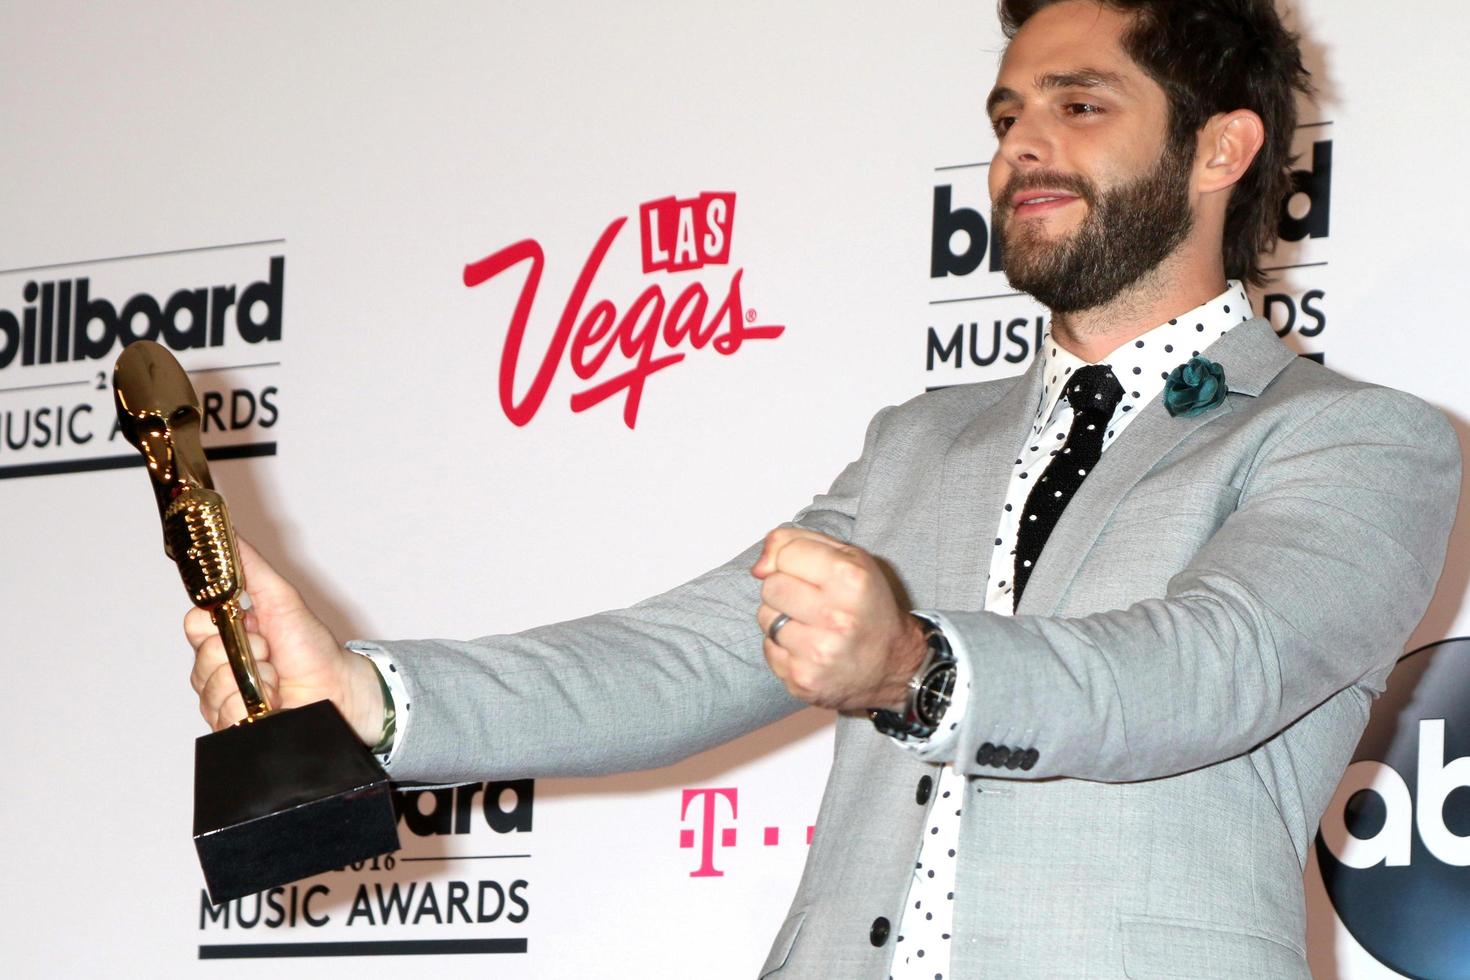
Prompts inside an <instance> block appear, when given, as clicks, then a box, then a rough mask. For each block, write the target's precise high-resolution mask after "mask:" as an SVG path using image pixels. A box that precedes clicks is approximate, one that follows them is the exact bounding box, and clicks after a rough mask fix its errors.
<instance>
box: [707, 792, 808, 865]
mask: <svg viewBox="0 0 1470 980" xmlns="http://www.w3.org/2000/svg"><path fill="white" fill-rule="evenodd" d="M695 800H699V801H700V806H698V807H694V808H691V807H690V805H689V804H690V803H693V802H694V801H695ZM721 800H723V801H725V803H728V804H729V810H730V819H731V820H732V821H733V820H735V819H736V818H737V817H738V816H739V815H740V790H738V789H737V788H735V787H734V786H724V787H718V788H712V789H686V790H685V791H684V800H683V803H682V805H681V806H680V808H679V819H680V820H681V821H684V822H686V823H688V822H691V821H692V822H693V823H694V824H695V826H693V827H685V828H684V829H682V830H680V831H679V846H680V847H686V848H698V850H699V867H698V868H696V869H695V870H693V871H691V872H689V877H691V878H723V877H724V876H725V872H723V871H721V870H720V869H719V868H716V867H715V848H716V847H734V846H735V843H736V841H737V840H738V839H739V838H738V835H737V834H736V832H735V827H734V826H732V825H728V824H725V825H720V826H717V825H718V824H721V821H720V819H719V818H720V816H721V814H722V812H723V811H724V808H725V807H724V804H723V803H721V802H720V801H721ZM691 809H692V810H693V812H691ZM716 830H718V831H719V833H718V836H717V835H716ZM812 830H813V826H812V825H811V824H807V825H806V842H807V843H808V844H810V843H811V842H812ZM761 843H762V845H763V846H765V847H775V846H777V845H778V844H780V843H781V828H780V827H762V828H761Z"/></svg>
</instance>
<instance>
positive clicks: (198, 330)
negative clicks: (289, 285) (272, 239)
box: [0, 255, 286, 370]
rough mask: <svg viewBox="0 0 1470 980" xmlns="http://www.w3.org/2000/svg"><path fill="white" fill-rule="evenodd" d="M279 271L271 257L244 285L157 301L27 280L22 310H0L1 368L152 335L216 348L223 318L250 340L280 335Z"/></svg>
mask: <svg viewBox="0 0 1470 980" xmlns="http://www.w3.org/2000/svg"><path fill="white" fill-rule="evenodd" d="M285 277H286V259H285V257H284V256H281V255H277V256H274V257H272V258H271V260H270V271H269V272H268V274H267V275H266V278H264V279H262V280H260V281H258V282H254V283H251V284H250V285H248V286H246V287H244V288H243V289H241V288H239V287H237V286H234V285H219V286H211V287H204V286H200V287H198V288H190V289H180V290H178V291H177V292H175V293H174V294H173V295H171V296H169V297H168V299H166V300H164V301H162V302H160V301H159V300H158V298H157V297H155V296H153V295H152V294H150V293H138V294H137V295H135V296H133V297H132V298H130V299H128V300H127V301H126V302H124V303H121V304H116V303H113V301H112V300H110V299H107V298H106V297H103V296H94V295H93V294H92V280H91V279H90V278H88V277H86V276H82V277H80V278H78V279H74V280H73V279H62V280H58V281H55V282H39V283H38V282H35V281H31V282H27V283H26V284H25V286H24V287H23V288H22V289H21V298H22V299H23V300H24V301H25V305H24V306H23V307H22V308H21V311H20V315H19V316H17V315H16V314H15V313H14V312H12V311H10V310H4V309H0V370H3V369H4V368H8V367H10V366H11V365H13V364H17V363H18V364H19V365H20V366H22V367H30V366H32V365H37V364H53V363H55V364H60V363H64V362H66V361H84V360H91V361H97V360H102V359H104V358H107V357H110V356H111V354H112V351H113V348H115V347H126V346H127V345H128V344H130V343H132V342H133V341H135V340H154V341H157V342H158V343H160V344H163V345H164V346H166V347H168V348H170V349H172V350H176V351H183V350H192V349H195V348H202V347H222V346H224V344H225V342H226V337H227V336H228V333H229V331H228V330H227V328H226V324H233V326H234V333H235V334H237V335H238V336H239V337H240V339H241V340H243V341H245V342H246V343H249V344H259V343H263V342H266V341H272V340H280V339H281V306H282V299H283V296H284V282H285ZM17 358H19V361H17Z"/></svg>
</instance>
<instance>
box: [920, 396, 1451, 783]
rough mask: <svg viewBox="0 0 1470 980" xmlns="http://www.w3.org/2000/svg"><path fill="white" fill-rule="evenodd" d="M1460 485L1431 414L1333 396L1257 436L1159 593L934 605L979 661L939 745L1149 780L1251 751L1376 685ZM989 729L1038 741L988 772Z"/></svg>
mask: <svg viewBox="0 0 1470 980" xmlns="http://www.w3.org/2000/svg"><path fill="white" fill-rule="evenodd" d="M1459 487H1460V456H1459V446H1458V442H1457V440H1456V437H1455V434H1454V431H1453V430H1452V429H1451V428H1450V427H1449V425H1448V424H1447V423H1446V421H1445V420H1444V418H1443V417H1442V416H1441V415H1440V414H1439V413H1438V412H1436V411H1434V410H1433V409H1430V408H1429V407H1428V406H1426V405H1424V403H1422V402H1420V401H1418V400H1417V399H1414V398H1412V397H1410V396H1407V395H1404V394H1402V393H1399V392H1395V391H1391V390H1388V389H1382V388H1367V389H1358V390H1355V391H1353V392H1350V393H1348V394H1346V395H1342V396H1340V397H1339V398H1338V399H1337V400H1336V401H1335V402H1333V403H1331V404H1329V405H1327V406H1326V407H1325V408H1322V409H1321V410H1320V411H1318V412H1316V413H1314V414H1313V416H1312V417H1311V418H1309V419H1307V420H1306V421H1305V422H1304V423H1302V424H1300V425H1299V426H1298V427H1297V428H1296V430H1295V431H1293V432H1291V433H1289V434H1287V435H1285V436H1284V437H1283V438H1280V439H1278V440H1277V441H1276V442H1275V443H1274V445H1273V446H1271V447H1269V448H1267V449H1265V450H1264V451H1263V455H1262V457H1261V458H1260V459H1258V460H1257V462H1256V465H1255V469H1254V472H1253V473H1252V474H1250V475H1249V476H1248V477H1247V479H1246V482H1245V488H1244V492H1243V494H1242V497H1241V501H1240V505H1239V507H1238V509H1237V510H1236V511H1235V512H1234V513H1233V514H1232V515H1231V516H1230V517H1229V518H1227V519H1226V520H1225V522H1224V524H1223V525H1222V526H1221V527H1220V529H1219V530H1218V531H1217V532H1216V533H1215V535H1214V536H1213V537H1212V538H1211V539H1210V540H1209V541H1208V542H1207V543H1206V545H1205V546H1204V547H1203V548H1202V549H1201V550H1200V551H1199V552H1198V553H1197V554H1196V555H1195V556H1194V558H1193V560H1192V561H1191V562H1190V563H1189V564H1188V566H1187V567H1186V568H1184V569H1183V570H1181V571H1180V572H1179V573H1178V574H1176V575H1175V576H1174V577H1173V578H1172V579H1171V580H1170V581H1169V583H1168V587H1167V590H1166V593H1165V595H1164V596H1163V597H1161V598H1156V599H1148V600H1145V601H1141V602H1139V603H1137V604H1135V605H1133V606H1131V607H1129V608H1127V609H1120V610H1114V611H1109V612H1100V613H1097V614H1095V615H1088V616H1083V617H1078V618H1058V617H1036V616H1017V617H1006V616H998V615H994V614H990V613H984V612H973V611H954V610H947V611H944V612H943V613H942V616H943V620H944V623H945V628H946V630H947V631H948V632H950V634H951V640H952V642H955V643H956V647H957V652H959V654H960V655H961V656H964V657H965V658H967V659H968V661H969V663H970V667H971V673H972V676H973V677H974V678H975V680H974V683H973V685H972V687H971V691H970V695H969V702H968V707H967V711H966V714H965V721H964V723H963V731H962V734H961V737H960V738H959V739H958V740H957V742H956V743H955V747H954V749H953V753H954V755H953V756H952V757H951V759H950V760H946V761H955V762H956V763H957V764H958V765H959V766H960V767H961V768H962V770H963V771H965V772H967V773H970V774H974V775H997V774H998V775H1004V776H1010V777H1015V778H1028V779H1041V778H1047V777H1056V776H1068V777H1076V778H1082V779H1092V780H1102V781H1130V780H1142V779H1151V778H1156V777H1161V776H1168V775H1172V774H1176V773H1180V772H1184V771H1187V770H1190V769H1194V768H1198V767H1201V766H1205V765H1210V764H1212V763H1215V762H1219V761H1222V760H1224V759H1228V758H1232V757H1234V756H1236V755H1240V754H1242V753H1244V752H1247V751H1249V750H1250V749H1252V748H1254V747H1255V746H1257V745H1259V744H1260V743H1262V742H1264V741H1266V740H1267V739H1269V738H1271V737H1273V736H1274V735H1275V734H1277V733H1278V732H1280V731H1282V730H1283V729H1284V728H1286V727H1287V726H1289V725H1291V724H1292V722H1294V721H1295V720H1297V719H1298V718H1300V717H1302V716H1303V715H1305V714H1306V713H1308V712H1309V711H1311V710H1312V709H1313V708H1314V707H1316V706H1317V705H1320V704H1322V703H1323V702H1324V701H1326V700H1327V699H1328V698H1330V697H1331V696H1333V695H1334V694H1336V693H1337V692H1339V691H1341V690H1343V689H1345V688H1348V687H1351V686H1354V685H1362V686H1363V687H1364V688H1365V689H1366V690H1368V691H1370V692H1371V693H1373V694H1375V695H1376V694H1377V693H1379V691H1380V690H1381V685H1382V682H1383V679H1384V678H1386V676H1387V674H1388V672H1389V670H1390V669H1391V668H1392V666H1393V664H1394V662H1395V661H1396V660H1397V658H1398V657H1399V655H1400V654H1401V653H1402V652H1403V648H1404V644H1405V642H1406V641H1407V640H1408V637H1409V634H1410V632H1411V631H1412V630H1413V628H1414V626H1415V625H1416V624H1417V623H1418V622H1419V620H1420V618H1421V617H1422V616H1423V614H1424V611H1425V609H1426V608H1427V606H1428V603H1429V600H1430V598H1431V597H1432V595H1433V593H1434V588H1435V583H1436V581H1437V580H1438V578H1439V573H1440V570H1441V567H1442V565H1443V562H1444V555H1445V548H1446V544H1447V540H1448V537H1449V532H1450V525H1451V523H1452V521H1453V518H1454V512H1455V506H1456V500H1457V499H1458V495H1459ZM995 746H1009V747H1011V752H1012V754H1015V749H1016V748H1017V747H1020V748H1022V749H1032V748H1034V751H1035V753H1036V758H1035V759H1034V760H1032V765H1031V766H1030V767H1029V768H1028V769H1024V770H1022V769H1018V768H1016V767H1014V766H1012V767H1009V771H1007V770H1005V769H1002V770H997V769H996V768H994V765H996V764H997V763H996V762H995V749H994V748H993V747H995ZM977 756H979V757H980V758H979V759H978V760H977Z"/></svg>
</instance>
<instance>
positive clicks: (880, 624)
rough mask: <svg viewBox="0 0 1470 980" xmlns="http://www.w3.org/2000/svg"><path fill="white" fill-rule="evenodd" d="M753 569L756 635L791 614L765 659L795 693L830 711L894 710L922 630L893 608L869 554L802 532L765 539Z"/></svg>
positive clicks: (779, 532) (768, 644) (918, 655)
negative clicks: (757, 595) (757, 586)
mask: <svg viewBox="0 0 1470 980" xmlns="http://www.w3.org/2000/svg"><path fill="white" fill-rule="evenodd" d="M751 574H752V575H754V576H755V577H756V578H758V579H760V580H761V605H760V609H759V610H757V612H756V622H757V623H758V624H759V625H760V628H761V630H762V632H766V631H768V630H769V629H770V627H771V623H772V622H773V621H775V619H776V617H777V616H778V615H781V614H783V613H784V614H785V615H787V616H789V617H790V619H789V620H788V621H787V622H786V624H785V625H784V626H782V627H781V628H780V629H779V630H778V631H777V635H776V641H775V642H773V641H772V640H771V638H770V636H769V634H768V635H767V637H766V640H765V655H766V662H767V663H769V664H770V665H771V670H772V671H773V672H775V674H776V676H777V677H779V678H780V679H781V681H782V682H783V683H785V685H786V689H787V690H788V691H790V692H791V693H792V694H793V695H795V696H796V697H798V698H801V699H802V700H803V701H806V702H808V703H809V704H815V705H818V706H819V707H823V708H833V709H836V710H838V711H857V710H866V709H869V708H888V709H894V710H897V709H901V708H902V707H903V705H904V702H905V699H906V696H907V684H908V681H909V678H910V677H912V676H913V675H914V673H915V671H917V670H918V669H919V665H920V664H921V663H922V662H923V660H924V650H925V642H924V632H923V630H922V629H921V628H920V626H919V624H918V622H917V621H916V620H915V619H914V617H912V616H910V615H909V614H908V612H907V610H905V609H903V608H901V607H900V606H899V602H898V597H897V596H896V595H895V594H894V591H893V587H892V586H891V585H890V584H889V582H888V579H887V577H885V576H884V574H883V570H882V569H881V568H880V567H879V566H878V562H877V561H876V560H875V559H874V558H873V556H872V555H870V554H868V553H867V552H866V551H864V550H862V549H861V548H858V547H855V546H853V545H850V544H845V543H843V542H841V541H838V540H836V539H835V538H830V537H828V536H827V535H825V534H819V533H817V532H816V531H808V530H806V529H805V528H796V527H780V528H777V529H776V530H774V531H772V532H771V533H770V534H768V535H766V541H765V548H764V549H763V550H762V551H761V556H760V558H758V559H757V560H756V563H755V567H753V568H752V569H751Z"/></svg>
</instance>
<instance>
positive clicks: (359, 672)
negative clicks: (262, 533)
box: [184, 538, 383, 745]
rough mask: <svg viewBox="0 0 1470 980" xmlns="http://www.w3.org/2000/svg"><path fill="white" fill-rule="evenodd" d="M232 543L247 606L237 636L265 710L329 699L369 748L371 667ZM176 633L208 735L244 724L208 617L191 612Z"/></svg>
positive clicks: (378, 704) (379, 706) (376, 719)
mask: <svg viewBox="0 0 1470 980" xmlns="http://www.w3.org/2000/svg"><path fill="white" fill-rule="evenodd" d="M237 543H238V545H239V549H240V560H241V562H242V564H243V565H244V572H245V587H246V590H247V592H248V594H249V595H250V600H251V608H250V610H249V611H248V612H247V613H246V615H245V630H246V634H247V635H248V638H249V640H250V649H251V651H252V652H253V653H254V655H255V659H256V661H257V663H258V664H259V666H260V679H261V682H262V683H263V684H264V685H265V688H266V696H267V697H268V698H269V700H270V703H271V706H272V707H274V708H294V707H299V706H301V705H304V704H310V703H311V702H313V701H321V700H329V701H331V702H332V703H333V704H335V705H336V706H337V709H338V710H339V711H341V712H342V715H343V717H345V718H346V719H347V721H348V723H349V724H350V725H351V726H352V728H353V730H354V731H356V732H357V735H358V737H359V738H361V739H362V740H363V741H364V742H366V743H367V744H369V745H371V744H373V743H374V742H376V741H377V740H378V737H379V736H380V735H381V734H382V728H383V700H382V690H381V688H380V686H379V684H378V679H377V674H376V670H375V669H374V667H373V666H372V664H371V663H369V662H368V660H367V659H366V658H365V657H361V656H358V655H357V654H355V653H352V652H350V651H348V650H346V649H344V648H343V647H342V645H341V644H339V643H338V642H337V639H336V638H335V637H334V636H332V632H331V630H329V629H327V627H326V624H325V623H323V622H322V621H321V620H320V619H318V618H317V617H316V615H315V614H314V613H312V611H311V610H310V609H309V608H307V605H306V603H305V602H304V601H303V600H302V598H301V594H300V593H299V592H297V591H296V589H295V588H294V587H293V586H292V585H291V583H290V582H287V581H286V580H285V579H284V578H282V577H281V576H280V575H279V574H277V572H276V570H275V569H274V568H272V567H271V566H270V565H269V564H267V563H266V561H265V559H264V558H262V557H261V556H260V553H259V552H258V551H256V550H255V549H254V548H253V547H251V546H250V544H249V543H248V542H247V541H245V540H244V539H240V538H237ZM184 635H185V636H186V637H188V640H189V644H190V645H191V646H192V647H193V648H194V670H193V672H192V673H191V674H190V676H189V682H190V683H191V684H192V685H193V687H194V691H195V693H196V694H198V695H199V713H200V714H202V715H203V716H204V720H205V721H206V722H208V723H209V725H210V727H211V728H213V729H214V730H215V731H218V730H220V729H222V728H228V727H229V726H231V725H234V724H236V723H237V722H239V721H241V720H242V719H244V717H245V704H244V699H243V698H242V697H241V696H240V690H239V688H238V687H236V686H235V678H234V675H233V674H232V673H231V671H230V665H229V661H228V659H227V658H226V657H225V649H224V642H223V641H222V640H221V639H220V637H219V633H218V631H217V630H216V629H215V626H214V622H213V621H212V620H211V619H210V616H209V613H208V612H206V611H205V610H203V609H199V608H197V607H195V608H191V609H190V610H189V612H188V614H187V615H186V616H185V617H184Z"/></svg>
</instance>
